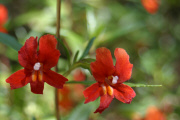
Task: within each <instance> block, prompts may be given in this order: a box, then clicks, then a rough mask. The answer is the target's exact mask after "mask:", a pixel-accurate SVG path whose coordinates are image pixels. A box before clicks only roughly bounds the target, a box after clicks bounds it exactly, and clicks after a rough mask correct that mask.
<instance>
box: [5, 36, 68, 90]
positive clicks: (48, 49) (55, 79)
mask: <svg viewBox="0 0 180 120" xmlns="http://www.w3.org/2000/svg"><path fill="white" fill-rule="evenodd" d="M56 45H57V40H56V39H55V37H54V36H53V35H44V36H42V37H41V38H40V40H39V51H37V47H38V42H37V37H36V38H34V37H30V38H29V39H27V40H26V43H25V45H24V46H23V47H22V48H21V49H20V50H19V51H18V53H19V54H18V60H19V63H20V64H21V66H23V67H24V69H22V70H19V71H17V72H15V73H14V74H12V75H11V76H10V77H9V78H7V79H6V82H7V83H10V86H11V89H17V88H21V87H23V86H25V85H26V84H28V83H30V85H31V91H32V92H33V93H35V94H43V89H44V82H46V83H48V84H49V85H51V86H54V87H56V88H58V89H60V88H62V87H63V85H64V83H65V81H67V79H66V78H65V77H63V76H62V75H60V74H58V73H56V72H54V71H51V70H50V69H51V68H52V67H54V66H55V65H56V64H57V62H58V59H59V56H60V52H59V50H57V49H56Z"/></svg>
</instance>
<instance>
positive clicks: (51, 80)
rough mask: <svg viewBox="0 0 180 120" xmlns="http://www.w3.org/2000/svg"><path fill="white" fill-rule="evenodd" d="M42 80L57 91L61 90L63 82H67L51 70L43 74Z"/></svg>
mask: <svg viewBox="0 0 180 120" xmlns="http://www.w3.org/2000/svg"><path fill="white" fill-rule="evenodd" d="M43 79H44V82H46V83H48V84H49V85H51V86H53V87H55V88H58V89H61V88H63V85H64V84H65V82H66V81H68V79H67V78H65V77H64V76H62V75H60V74H58V73H56V72H54V71H51V70H49V71H47V72H44V74H43Z"/></svg>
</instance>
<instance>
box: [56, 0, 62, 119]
mask: <svg viewBox="0 0 180 120" xmlns="http://www.w3.org/2000/svg"><path fill="white" fill-rule="evenodd" d="M56 16H57V21H56V37H57V38H58V39H60V16H61V0H57V15H56ZM58 46H59V44H58ZM58 46H57V48H58ZM55 71H56V72H58V67H57V66H56V67H55ZM58 101H59V94H58V89H57V88H56V89H55V106H56V107H55V110H56V120H60V119H61V117H60V109H59V105H58Z"/></svg>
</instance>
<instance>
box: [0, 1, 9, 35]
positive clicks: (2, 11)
mask: <svg viewBox="0 0 180 120" xmlns="http://www.w3.org/2000/svg"><path fill="white" fill-rule="evenodd" d="M7 20H8V10H7V8H6V7H5V6H4V5H3V4H0V32H3V33H7V30H6V29H5V28H4V27H3V26H4V24H5V23H6V22H7Z"/></svg>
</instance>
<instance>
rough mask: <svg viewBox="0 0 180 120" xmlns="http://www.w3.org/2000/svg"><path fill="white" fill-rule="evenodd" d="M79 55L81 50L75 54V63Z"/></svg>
mask: <svg viewBox="0 0 180 120" xmlns="http://www.w3.org/2000/svg"><path fill="white" fill-rule="evenodd" d="M78 55H79V50H78V51H77V52H76V54H75V56H74V59H73V63H75V62H76V61H77V57H78Z"/></svg>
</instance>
